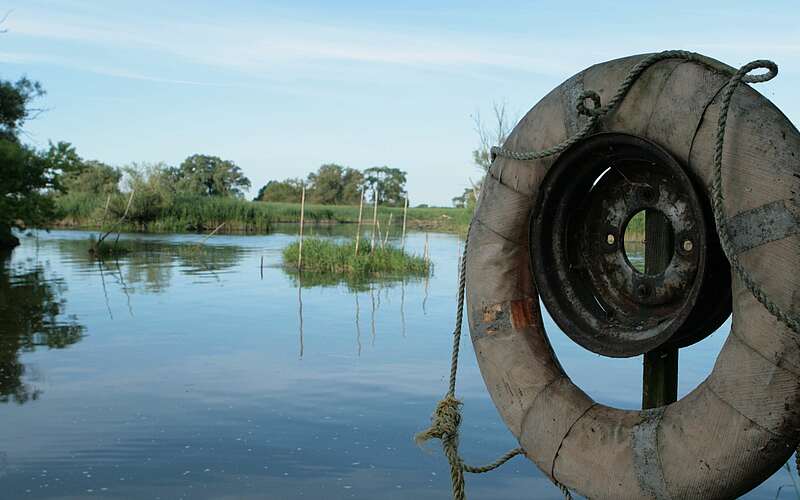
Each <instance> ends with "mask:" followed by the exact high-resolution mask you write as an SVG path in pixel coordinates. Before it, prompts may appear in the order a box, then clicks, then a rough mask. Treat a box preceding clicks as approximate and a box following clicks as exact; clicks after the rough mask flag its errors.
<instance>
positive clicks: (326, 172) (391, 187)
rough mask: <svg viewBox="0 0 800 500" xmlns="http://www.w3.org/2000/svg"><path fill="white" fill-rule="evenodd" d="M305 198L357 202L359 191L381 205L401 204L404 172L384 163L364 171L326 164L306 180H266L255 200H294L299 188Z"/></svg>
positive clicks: (325, 202) (319, 201)
mask: <svg viewBox="0 0 800 500" xmlns="http://www.w3.org/2000/svg"><path fill="white" fill-rule="evenodd" d="M304 186H305V188H306V200H308V202H309V203H317V204H321V205H358V204H359V202H360V200H361V196H362V194H363V195H364V196H365V199H366V200H367V201H370V202H374V201H375V200H376V198H377V201H378V203H379V204H381V205H388V206H402V205H403V204H404V203H405V200H406V198H407V197H408V193H407V192H406V172H404V171H402V170H400V169H398V168H391V167H387V166H382V167H371V168H367V169H365V170H364V171H361V170H357V169H355V168H350V167H344V166H342V165H337V164H335V163H327V164H325V165H322V166H321V167H319V169H318V170H317V171H316V172H311V173H310V174H308V176H307V177H306V179H300V178H293V179H285V180H282V181H277V180H273V181H269V182H268V183H267V184H266V185H264V186H263V187H262V188H261V189H260V190H259V191H258V194H257V195H256V197H255V201H268V202H297V201H298V200H300V196H301V193H302V190H303V187H304Z"/></svg>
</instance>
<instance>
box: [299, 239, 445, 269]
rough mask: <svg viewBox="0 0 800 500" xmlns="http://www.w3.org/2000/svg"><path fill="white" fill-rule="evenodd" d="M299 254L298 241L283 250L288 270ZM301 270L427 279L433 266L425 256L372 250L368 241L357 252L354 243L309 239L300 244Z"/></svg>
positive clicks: (387, 249) (385, 248) (388, 248)
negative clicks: (301, 251) (301, 255)
mask: <svg viewBox="0 0 800 500" xmlns="http://www.w3.org/2000/svg"><path fill="white" fill-rule="evenodd" d="M364 243H366V244H364ZM299 251H300V242H299V241H296V242H294V243H292V244H290V245H289V246H287V247H286V248H285V249H284V250H283V261H284V264H285V265H286V266H287V267H290V268H294V269H297V268H298V254H299ZM301 268H302V270H303V271H305V272H313V273H324V274H336V275H350V276H376V275H416V276H426V275H428V274H429V273H430V272H431V269H432V265H431V262H430V260H428V259H426V258H424V257H420V256H417V255H411V254H409V253H407V252H406V251H405V250H403V249H402V248H398V247H394V246H391V245H385V246H381V245H376V246H375V248H374V249H372V248H371V246H370V244H369V242H364V241H362V242H361V245H360V246H359V248H358V253H356V243H355V241H354V240H351V241H344V242H336V241H330V240H323V239H320V238H308V239H305V240H304V241H303V260H302V265H301Z"/></svg>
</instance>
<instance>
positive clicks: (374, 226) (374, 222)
mask: <svg viewBox="0 0 800 500" xmlns="http://www.w3.org/2000/svg"><path fill="white" fill-rule="evenodd" d="M372 197H373V198H374V199H375V206H374V208H373V209H372V242H371V243H370V251H371V252H372V251H374V250H375V231H376V230H377V224H378V193H376V192H375V190H374V189H373V190H372Z"/></svg>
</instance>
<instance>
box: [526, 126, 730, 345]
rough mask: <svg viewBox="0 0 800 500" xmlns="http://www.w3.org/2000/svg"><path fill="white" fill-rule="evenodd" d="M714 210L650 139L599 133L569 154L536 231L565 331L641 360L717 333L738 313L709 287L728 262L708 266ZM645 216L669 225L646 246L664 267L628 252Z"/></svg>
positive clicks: (543, 289)
mask: <svg viewBox="0 0 800 500" xmlns="http://www.w3.org/2000/svg"><path fill="white" fill-rule="evenodd" d="M705 205H707V202H706V201H705V198H702V199H701V198H700V197H699V196H698V194H697V192H696V190H695V188H694V186H693V184H692V180H691V179H690V178H689V177H688V175H687V174H686V173H685V172H684V170H683V168H681V166H680V165H679V164H678V163H677V162H676V161H675V160H674V159H673V158H672V157H671V156H670V155H669V153H667V152H666V151H664V150H663V149H662V148H660V147H659V146H657V145H656V144H654V143H652V142H649V141H647V140H645V139H642V138H639V137H635V136H632V135H627V134H616V133H607V134H597V135H594V136H592V137H589V138H587V139H586V140H584V141H581V142H580V143H578V144H576V145H575V146H573V147H572V148H570V149H569V150H567V151H565V152H564V153H563V154H562V155H561V156H560V157H559V159H558V160H557V161H556V163H555V164H554V165H553V166H552V167H551V169H550V171H549V172H548V174H547V176H546V178H545V180H544V182H543V185H542V189H541V191H540V198H539V202H538V206H537V209H536V212H535V214H534V216H533V218H532V220H531V233H530V234H531V238H532V241H531V253H532V260H533V271H534V277H535V279H536V284H537V286H538V287H539V293H540V295H541V297H542V300H543V302H544V303H545V306H546V307H547V309H548V311H549V312H550V314H551V316H552V317H553V319H554V320H555V321H556V323H557V324H558V325H559V327H560V328H561V329H562V330H563V331H564V332H565V333H566V334H567V335H569V336H570V337H571V338H572V339H573V340H574V341H575V342H577V343H578V344H580V345H582V346H583V347H585V348H587V349H589V350H591V351H593V352H596V353H599V354H603V355H606V356H613V357H628V356H635V355H638V354H642V353H644V352H647V351H650V350H652V349H654V348H656V347H658V346H659V345H661V344H664V343H665V342H668V341H670V340H671V339H672V341H674V342H679V341H681V342H683V343H686V342H687V341H688V342H689V343H692V342H695V341H697V340H699V339H700V338H704V337H705V336H707V335H708V334H710V333H711V332H712V331H713V329H716V328H717V327H718V326H719V323H721V320H724V317H727V314H729V309H728V312H727V314H726V312H725V308H724V304H725V303H724V297H725V293H724V292H723V293H721V298H720V297H713V296H710V295H712V294H711V293H710V292H711V291H712V288H713V289H715V288H716V286H715V285H714V283H706V282H705V278H706V272H707V270H709V269H711V270H713V272H712V273H710V274H712V275H713V276H714V277H715V278H718V277H719V275H720V272H719V267H720V263H719V262H714V263H709V262H708V259H709V255H712V256H713V257H714V259H715V260H718V258H719V255H720V254H721V251H717V249H716V247H715V245H716V246H718V242H717V241H716V239H715V233H714V231H713V221H711V220H710V219H708V218H707V213H706V212H707V207H705ZM639 212H644V213H645V218H646V221H647V222H646V223H647V224H648V225H649V224H656V223H660V224H661V226H662V227H663V228H664V229H663V230H662V231H661V232H660V233H658V236H659V238H660V240H661V241H659V242H658V243H657V245H656V244H655V243H656V242H655V241H650V242H647V244H646V246H645V248H644V250H645V252H648V251H656V248H659V249H660V250H659V251H660V252H661V254H662V255H661V256H660V258H659V259H656V260H659V261H660V262H661V264H662V265H658V266H653V265H649V266H648V267H647V268H645V267H644V266H643V265H642V264H643V262H639V261H637V260H636V259H634V258H632V256H629V255H628V253H627V252H626V245H627V246H630V243H629V242H626V241H625V234H626V229H627V227H628V225H629V224H631V220H641V219H640V218H636V219H634V216H635V215H636V214H637V213H639ZM707 220H708V221H709V222H708V223H707V222H706V221H707ZM709 225H710V226H711V229H709V227H708V226H709ZM644 229H645V228H644V227H641V228H640V230H644ZM649 236H651V237H652V238H653V239H655V236H656V233H652V234H650V235H649ZM648 248H649V249H650V250H648ZM723 260H724V257H723ZM648 261H649V262H650V263H651V264H652V262H653V259H652V258H650V259H648ZM723 264H727V261H725V262H724V263H723ZM724 285H725V284H724V283H723V284H722V286H724ZM728 285H729V282H728ZM727 289H728V302H727V304H728V307H729V304H730V295H729V294H730V291H729V290H730V288H729V286H728V288H727ZM701 292H702V295H703V296H704V297H703V299H702V300H700V301H699V297H700V295H701ZM720 301H722V302H723V304H722V307H720ZM698 306H699V307H698ZM695 309H697V310H698V313H695V314H694V315H693V314H692V313H693V311H694V310H695ZM712 310H713V311H717V316H719V315H724V317H722V318H721V319H720V318H717V317H716V316H715V318H713V321H704V322H703V324H702V325H701V328H700V330H702V331H698V330H697V328H695V327H694V326H693V325H691V324H689V322H687V320H690V319H691V318H693V317H694V316H697V315H698V314H700V312H702V313H703V314H704V315H706V316H708V314H709V311H712ZM692 322H694V321H692ZM712 327H713V329H710V328H712Z"/></svg>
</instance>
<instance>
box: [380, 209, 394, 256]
mask: <svg viewBox="0 0 800 500" xmlns="http://www.w3.org/2000/svg"><path fill="white" fill-rule="evenodd" d="M392 215H394V214H389V222H387V223H386V235H385V236H384V237H383V244H382V245H381V248H386V244H387V243H389V229H391V227H392Z"/></svg>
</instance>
